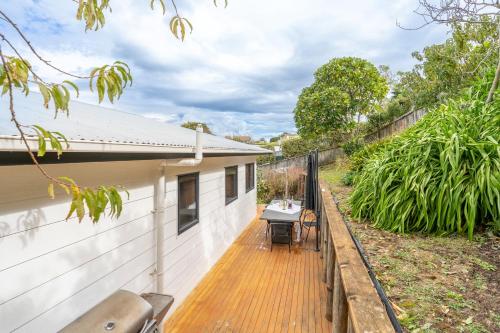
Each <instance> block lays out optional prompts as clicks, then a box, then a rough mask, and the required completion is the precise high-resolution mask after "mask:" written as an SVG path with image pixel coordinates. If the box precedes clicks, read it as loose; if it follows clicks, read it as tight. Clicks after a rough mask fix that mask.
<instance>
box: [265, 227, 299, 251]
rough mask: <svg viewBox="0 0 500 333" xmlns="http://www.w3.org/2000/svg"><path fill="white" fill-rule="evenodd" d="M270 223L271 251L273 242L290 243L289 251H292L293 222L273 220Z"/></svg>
mask: <svg viewBox="0 0 500 333" xmlns="http://www.w3.org/2000/svg"><path fill="white" fill-rule="evenodd" d="M269 224H270V226H271V252H272V251H273V243H281V244H288V252H291V248H292V226H293V223H286V222H277V221H276V222H273V221H271V222H270V223H269ZM285 239H286V242H285V241H284V240H285Z"/></svg>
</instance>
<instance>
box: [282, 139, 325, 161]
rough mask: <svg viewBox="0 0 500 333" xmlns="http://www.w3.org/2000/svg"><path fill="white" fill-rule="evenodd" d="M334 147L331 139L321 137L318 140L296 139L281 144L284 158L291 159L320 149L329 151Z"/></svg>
mask: <svg viewBox="0 0 500 333" xmlns="http://www.w3.org/2000/svg"><path fill="white" fill-rule="evenodd" d="M332 146H333V143H332V141H331V139H329V138H325V137H319V138H316V139H307V138H302V137H295V138H291V139H288V140H286V141H284V142H283V143H282V144H281V149H282V153H283V158H291V157H296V156H302V155H306V154H308V153H309V152H311V151H313V150H316V149H319V150H322V149H328V148H331V147H332Z"/></svg>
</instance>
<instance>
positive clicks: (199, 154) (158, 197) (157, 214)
mask: <svg viewBox="0 0 500 333" xmlns="http://www.w3.org/2000/svg"><path fill="white" fill-rule="evenodd" d="M202 136H203V127H202V126H201V125H198V126H197V127H196V148H195V157H194V158H186V159H180V160H171V161H166V160H165V161H162V162H161V164H160V167H159V169H158V174H157V177H156V183H155V193H154V197H155V199H154V211H153V215H154V225H155V229H156V234H155V242H156V253H155V257H156V258H155V259H156V260H155V262H156V265H155V270H154V272H153V274H152V275H154V277H155V279H156V281H155V282H156V292H157V293H163V292H164V288H163V272H164V269H165V268H164V265H163V253H164V251H163V239H164V235H165V230H164V222H165V210H166V207H167V205H166V195H165V192H166V191H165V173H166V167H167V166H197V165H198V164H200V163H201V161H202V160H203V142H202Z"/></svg>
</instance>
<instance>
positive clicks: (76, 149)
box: [0, 136, 271, 166]
mask: <svg viewBox="0 0 500 333" xmlns="http://www.w3.org/2000/svg"><path fill="white" fill-rule="evenodd" d="M27 141H28V143H29V145H30V148H31V149H32V151H33V152H35V153H36V151H37V150H38V143H37V140H36V139H35V138H32V137H30V138H27ZM68 143H69V148H68V149H65V150H64V153H63V155H62V156H61V158H57V154H56V152H55V151H54V150H52V149H47V153H46V154H45V156H44V157H43V158H38V162H39V163H41V164H60V163H85V162H110V161H137V160H162V159H177V158H192V157H194V153H195V152H194V150H195V149H194V147H190V146H169V145H151V144H137V143H124V142H98V141H90V140H89V141H86V140H78V141H75V140H73V141H69V142H68ZM203 152H204V156H206V157H223V156H255V155H263V154H269V153H271V152H270V151H260V150H250V149H248V150H239V149H228V148H218V147H204V148H203ZM32 163H33V162H32V161H31V159H30V156H29V155H28V153H27V149H26V146H25V145H24V143H23V142H22V141H21V140H20V138H19V137H14V136H11V137H7V136H0V165H4V166H5V165H26V164H32Z"/></svg>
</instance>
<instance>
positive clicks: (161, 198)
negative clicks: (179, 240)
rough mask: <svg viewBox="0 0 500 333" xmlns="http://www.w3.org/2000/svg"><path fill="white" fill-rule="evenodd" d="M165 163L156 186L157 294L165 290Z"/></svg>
mask: <svg viewBox="0 0 500 333" xmlns="http://www.w3.org/2000/svg"><path fill="white" fill-rule="evenodd" d="M165 167H166V163H165V161H162V162H161V164H160V167H159V169H158V175H157V179H156V184H155V203H154V205H155V210H154V224H155V229H156V234H155V243H156V253H155V259H156V260H155V262H156V267H155V271H154V275H155V278H156V292H157V293H162V292H163V291H164V290H163V271H164V268H163V239H164V233H165V232H164V227H163V225H164V222H165V209H166V203H165V201H166V195H165V192H166V191H165Z"/></svg>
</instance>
